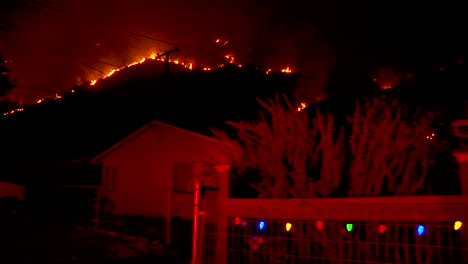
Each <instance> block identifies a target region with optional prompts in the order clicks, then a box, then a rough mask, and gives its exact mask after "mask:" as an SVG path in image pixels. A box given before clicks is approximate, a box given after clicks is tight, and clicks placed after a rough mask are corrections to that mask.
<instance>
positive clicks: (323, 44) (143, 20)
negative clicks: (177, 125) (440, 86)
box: [0, 0, 466, 103]
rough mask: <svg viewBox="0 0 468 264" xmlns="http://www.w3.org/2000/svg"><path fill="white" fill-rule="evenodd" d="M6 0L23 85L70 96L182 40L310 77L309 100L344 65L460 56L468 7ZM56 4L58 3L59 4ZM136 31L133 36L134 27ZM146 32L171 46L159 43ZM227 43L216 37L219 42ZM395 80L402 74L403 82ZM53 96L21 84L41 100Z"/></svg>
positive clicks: (192, 49)
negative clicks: (75, 89)
mask: <svg viewBox="0 0 468 264" xmlns="http://www.w3.org/2000/svg"><path fill="white" fill-rule="evenodd" d="M38 2H40V3H42V4H44V5H45V6H44V5H41V4H38V3H37V2H36V3H34V1H26V0H7V1H2V8H1V9H0V10H1V11H0V49H1V52H2V54H3V56H4V57H5V60H7V61H11V62H8V63H7V64H6V65H7V67H9V68H10V69H11V70H12V74H11V75H12V77H13V78H14V79H15V80H16V84H17V85H18V86H24V87H33V88H39V89H46V90H52V91H57V92H65V91H68V90H70V89H71V87H72V86H73V85H74V84H76V83H80V82H82V83H85V82H87V81H89V80H92V79H95V78H98V77H100V76H102V72H109V71H110V70H112V69H113V68H115V67H114V66H110V65H109V64H112V65H117V66H123V65H126V64H129V63H131V62H133V61H135V60H139V59H141V58H142V57H146V56H148V55H149V54H151V53H152V52H155V51H156V52H164V51H166V50H169V49H171V48H172V45H170V44H167V43H163V42H168V43H171V44H178V45H180V49H181V50H182V52H181V53H178V54H177V56H178V58H180V59H181V60H184V61H187V62H188V61H190V62H193V63H194V64H195V65H197V66H201V67H204V66H208V67H210V66H213V65H216V64H219V63H222V62H223V56H224V55H226V54H233V55H234V56H235V58H236V60H237V61H238V62H242V63H254V64H256V65H257V64H258V65H261V66H262V67H264V68H267V69H268V68H272V69H277V70H279V69H282V68H285V67H286V66H290V67H291V68H292V69H293V70H294V71H295V72H297V73H300V74H302V75H303V76H304V77H305V78H301V89H300V92H299V93H300V95H301V96H309V97H315V96H320V94H321V89H322V88H323V85H324V83H325V82H324V81H326V80H327V78H328V71H329V70H330V69H331V68H333V67H334V66H335V65H337V64H340V65H344V66H343V67H345V68H349V69H350V73H351V74H352V69H355V68H358V67H360V66H362V65H366V67H368V66H369V65H371V67H373V68H374V69H378V71H380V72H382V73H383V75H386V76H387V77H386V78H388V79H395V78H397V77H395V76H397V75H398V73H406V72H410V71H412V70H414V68H415V67H417V65H420V64H428V63H429V64H431V63H432V64H434V67H437V66H438V64H443V63H446V62H447V61H450V60H456V59H460V58H462V57H463V56H464V54H462V52H463V51H462V49H463V47H465V46H466V42H465V41H464V40H463V35H464V34H463V32H464V31H463V23H462V18H463V17H462V15H461V12H462V10H463V8H461V6H457V4H452V3H448V2H444V4H441V3H437V5H436V4H429V3H425V4H424V5H418V4H416V3H412V2H411V1H391V2H390V1H388V2H382V1H378V2H379V3H378V4H375V3H374V2H376V1H362V0H360V1H307V2H306V1H277V0H273V1H271V0H270V1H265V0H240V1H239V0H236V1H234V0H224V1H214V0H207V1H188V0H176V1H144V0H132V1H108V0H100V1H95V0H67V1H64V0H40V1H38ZM49 7H52V8H55V9H56V10H53V9H51V8H49ZM125 31H126V32H125ZM129 32H131V33H129ZM137 34H141V35H145V36H148V37H151V38H154V39H160V40H163V42H158V41H154V40H151V39H148V38H145V37H141V36H138V35H137ZM218 38H219V39H221V43H225V41H228V43H227V44H226V45H222V44H220V43H215V40H216V39H218ZM393 81H394V80H393ZM45 94H47V93H43V92H40V91H35V90H32V89H25V88H20V87H17V88H15V89H14V90H13V91H12V93H11V95H10V98H11V99H12V100H15V101H21V102H23V103H24V102H26V103H27V102H31V100H34V99H35V98H38V97H41V96H43V95H45Z"/></svg>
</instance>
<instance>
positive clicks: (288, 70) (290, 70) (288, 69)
mask: <svg viewBox="0 0 468 264" xmlns="http://www.w3.org/2000/svg"><path fill="white" fill-rule="evenodd" d="M281 72H285V73H291V72H292V69H290V68H289V66H288V67H286V69H282V70H281Z"/></svg>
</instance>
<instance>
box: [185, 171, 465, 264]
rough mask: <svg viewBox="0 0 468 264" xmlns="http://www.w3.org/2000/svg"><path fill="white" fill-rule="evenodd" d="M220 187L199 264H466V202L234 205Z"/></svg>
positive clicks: (206, 211)
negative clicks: (464, 224)
mask: <svg viewBox="0 0 468 264" xmlns="http://www.w3.org/2000/svg"><path fill="white" fill-rule="evenodd" d="M224 177H225V178H227V176H226V175H224ZM221 182H223V183H224V186H223V185H220V191H219V193H218V194H217V195H218V197H217V199H216V202H213V200H212V199H208V200H205V201H204V204H203V206H204V208H203V213H202V217H201V222H202V226H203V228H202V231H201V233H200V237H199V239H200V242H201V247H200V249H199V252H195V253H196V254H199V255H198V256H197V257H195V258H194V261H193V262H194V263H216V264H223V263H229V264H231V263H232V264H235V263H251V264H254V263H278V264H279V263H301V264H303V263H311V264H312V263H314V264H315V263H349V264H351V263H352V264H357V263H408V264H409V263H411V264H413V263H418V264H419V263H427V264H432V263H468V262H467V261H468V259H467V257H468V256H467V244H466V236H467V230H468V229H467V228H465V227H464V226H463V223H468V219H467V218H468V210H467V209H468V197H466V196H419V197H376V198H321V199H232V198H228V197H227V185H226V183H227V180H224V181H221Z"/></svg>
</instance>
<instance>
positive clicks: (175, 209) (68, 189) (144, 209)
mask: <svg viewBox="0 0 468 264" xmlns="http://www.w3.org/2000/svg"><path fill="white" fill-rule="evenodd" d="M192 200H193V195H192V194H190V193H176V192H173V191H172V190H167V189H157V188H148V189H131V188H109V187H105V186H87V185H40V186H31V187H29V188H28V190H27V201H28V202H29V204H28V207H29V208H27V211H28V213H30V214H33V215H38V216H46V217H48V218H52V219H56V220H59V221H72V222H73V223H74V224H77V225H88V226H92V227H94V229H99V228H104V227H106V228H121V227H117V226H115V224H114V222H119V220H117V219H120V218H122V216H146V217H147V218H150V219H153V220H151V221H153V223H145V224H142V226H143V225H148V226H157V227H158V228H159V229H161V228H162V229H163V230H159V231H158V232H159V233H162V232H164V236H165V237H164V239H165V242H166V244H169V243H170V242H171V229H172V228H171V225H172V218H173V217H178V216H179V217H180V216H181V215H191V208H192ZM180 205H183V206H182V207H181V206H180ZM182 211H183V212H182ZM185 211H187V212H185ZM141 221H143V220H141ZM156 221H157V222H156ZM120 222H122V221H120ZM146 222H147V221H146Z"/></svg>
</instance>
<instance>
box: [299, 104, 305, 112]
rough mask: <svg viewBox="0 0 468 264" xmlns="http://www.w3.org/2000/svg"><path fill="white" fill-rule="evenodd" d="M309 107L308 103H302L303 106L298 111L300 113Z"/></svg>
mask: <svg viewBox="0 0 468 264" xmlns="http://www.w3.org/2000/svg"><path fill="white" fill-rule="evenodd" d="M306 107H307V104H306V103H301V105H300V106H299V107H298V108H297V111H298V112H300V111H302V110H304V108H306Z"/></svg>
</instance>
